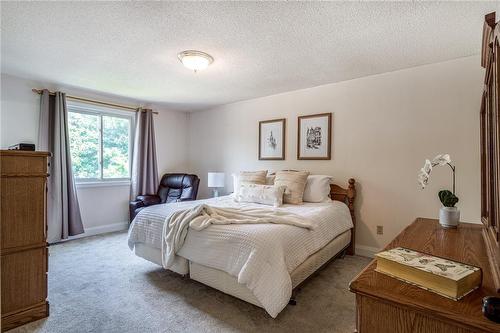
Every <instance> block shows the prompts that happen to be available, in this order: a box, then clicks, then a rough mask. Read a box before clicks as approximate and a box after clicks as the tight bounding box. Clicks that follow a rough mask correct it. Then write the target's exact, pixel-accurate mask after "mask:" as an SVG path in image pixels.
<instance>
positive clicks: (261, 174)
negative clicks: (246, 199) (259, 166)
mask: <svg viewBox="0 0 500 333" xmlns="http://www.w3.org/2000/svg"><path fill="white" fill-rule="evenodd" d="M266 175H267V170H263V171H241V172H240V173H239V175H236V174H234V173H233V175H232V176H233V191H234V193H238V189H239V188H240V185H241V184H262V185H264V184H266Z"/></svg>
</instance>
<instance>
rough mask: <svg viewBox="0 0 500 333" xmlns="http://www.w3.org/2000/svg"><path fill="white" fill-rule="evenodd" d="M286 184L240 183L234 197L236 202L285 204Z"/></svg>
mask: <svg viewBox="0 0 500 333" xmlns="http://www.w3.org/2000/svg"><path fill="white" fill-rule="evenodd" d="M284 193H285V186H274V185H260V184H240V188H239V190H238V192H236V195H235V197H234V200H235V201H236V202H254V203H259V204H263V205H270V206H274V207H279V206H282V205H283V194H284Z"/></svg>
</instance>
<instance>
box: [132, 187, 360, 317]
mask: <svg viewBox="0 0 500 333" xmlns="http://www.w3.org/2000/svg"><path fill="white" fill-rule="evenodd" d="M201 203H205V204H208V205H210V206H215V207H235V208H267V209H270V210H280V211H287V212H291V213H295V214H298V215H301V216H303V217H304V218H305V219H308V220H310V221H312V222H311V223H312V224H313V229H312V230H308V229H304V228H299V227H295V226H289V225H281V224H230V225H212V226H210V227H208V228H206V229H203V230H200V231H197V230H194V229H190V230H189V232H188V234H187V236H186V239H185V243H184V245H183V246H182V248H181V249H180V250H179V252H178V253H177V259H179V260H190V261H192V262H195V263H198V264H201V265H205V266H208V267H212V268H216V269H219V270H222V271H224V272H226V273H228V274H230V275H232V276H234V277H236V278H237V279H238V282H239V283H241V284H244V285H245V286H246V287H247V288H248V289H250V290H251V291H252V292H253V293H254V295H255V297H256V298H257V299H258V300H259V302H260V303H261V304H262V306H263V307H264V309H265V310H266V311H267V312H268V313H269V314H270V315H271V316H272V317H273V318H274V317H276V316H277V315H278V313H279V312H280V311H281V310H283V308H284V307H285V306H286V305H287V304H288V300H289V299H290V296H291V292H292V282H291V279H290V272H292V271H293V270H294V269H295V268H296V267H297V266H298V265H300V264H301V263H302V262H303V261H304V260H305V259H307V257H309V256H310V255H311V254H313V253H315V252H316V251H318V250H319V249H321V248H322V247H323V246H325V245H326V244H327V243H328V242H330V241H331V240H332V239H334V238H335V237H337V236H338V235H340V234H341V233H343V232H345V231H347V230H349V229H350V228H352V226H353V224H352V220H351V216H350V213H349V209H348V208H347V206H346V205H344V204H343V203H341V202H338V201H334V202H328V203H314V204H313V203H305V204H303V205H284V206H282V207H279V208H273V207H269V206H263V205H259V204H247V203H245V204H242V203H236V202H234V200H233V199H232V197H231V196H226V197H220V198H214V199H208V200H198V201H191V202H181V203H175V204H164V205H155V206H151V207H148V208H146V209H144V210H142V211H141V212H140V213H139V214H138V215H137V217H136V218H135V219H134V221H133V222H132V224H131V226H130V229H129V239H128V242H129V247H130V248H131V249H133V248H134V245H135V244H136V243H144V244H146V245H148V246H151V247H156V248H158V249H161V248H162V241H163V239H162V229H163V226H164V224H165V221H166V220H167V219H168V217H169V216H170V215H172V214H173V213H174V212H176V211H180V210H185V209H189V208H192V207H194V206H197V205H199V204H201ZM180 273H186V272H180Z"/></svg>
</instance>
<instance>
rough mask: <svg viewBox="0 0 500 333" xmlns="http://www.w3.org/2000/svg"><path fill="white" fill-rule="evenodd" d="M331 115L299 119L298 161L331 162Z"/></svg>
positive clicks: (323, 114)
mask: <svg viewBox="0 0 500 333" xmlns="http://www.w3.org/2000/svg"><path fill="white" fill-rule="evenodd" d="M331 152H332V113H331V112H330V113H320V114H312V115H309V116H301V117H299V124H298V133H297V159H298V160H331V159H332V156H331Z"/></svg>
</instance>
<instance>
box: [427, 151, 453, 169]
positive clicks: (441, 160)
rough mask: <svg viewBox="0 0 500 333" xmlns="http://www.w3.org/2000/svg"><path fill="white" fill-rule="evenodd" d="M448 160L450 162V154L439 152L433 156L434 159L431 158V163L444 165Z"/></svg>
mask: <svg viewBox="0 0 500 333" xmlns="http://www.w3.org/2000/svg"><path fill="white" fill-rule="evenodd" d="M450 162H451V159H450V155H448V154H439V155H437V156H436V157H434V159H433V160H432V164H433V165H440V166H444V165H446V164H448V163H450ZM426 163H427V161H426Z"/></svg>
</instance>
